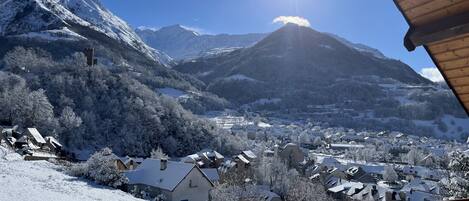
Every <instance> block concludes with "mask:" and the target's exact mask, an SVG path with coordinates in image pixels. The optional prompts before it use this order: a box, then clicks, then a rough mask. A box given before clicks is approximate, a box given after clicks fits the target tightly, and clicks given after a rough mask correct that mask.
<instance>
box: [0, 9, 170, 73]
mask: <svg viewBox="0 0 469 201" xmlns="http://www.w3.org/2000/svg"><path fill="white" fill-rule="evenodd" d="M65 29H66V30H69V31H68V32H66V33H67V35H64V34H54V36H53V37H51V33H56V32H58V31H61V32H63V30H65ZM91 32H94V33H98V34H101V35H105V37H109V38H111V39H113V40H116V41H118V42H119V43H121V44H123V45H125V46H128V47H130V48H132V49H134V50H136V51H138V52H140V53H142V54H143V55H145V56H146V57H148V58H149V59H151V60H154V61H157V62H159V63H162V64H163V63H164V62H163V61H161V60H160V59H159V58H160V57H162V55H159V54H158V52H157V51H155V50H153V49H152V48H150V47H148V46H147V45H146V44H145V43H144V42H143V41H142V40H141V39H140V37H139V36H138V35H137V34H136V33H135V32H134V31H133V30H132V29H131V28H130V27H129V25H128V24H127V23H126V22H125V21H124V20H122V19H120V18H119V17H117V16H115V15H114V14H113V13H111V12H110V11H109V10H108V9H106V8H105V7H103V6H102V4H101V3H100V2H99V0H32V1H3V2H2V4H1V7H0V36H12V37H28V38H31V37H34V38H36V39H41V40H62V39H63V40H67V39H70V37H72V36H77V35H78V36H82V35H88V34H90V33H91ZM95 36H96V35H94V34H91V35H89V37H86V36H84V37H80V38H81V39H91V38H94V37H95ZM105 37H101V38H105Z"/></svg>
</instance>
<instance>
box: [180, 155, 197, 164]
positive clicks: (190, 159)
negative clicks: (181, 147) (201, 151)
mask: <svg viewBox="0 0 469 201" xmlns="http://www.w3.org/2000/svg"><path fill="white" fill-rule="evenodd" d="M198 160H200V156H199V155H198V154H191V155H188V156H186V157H184V158H183V159H182V160H181V161H183V162H186V163H195V162H196V161H198Z"/></svg>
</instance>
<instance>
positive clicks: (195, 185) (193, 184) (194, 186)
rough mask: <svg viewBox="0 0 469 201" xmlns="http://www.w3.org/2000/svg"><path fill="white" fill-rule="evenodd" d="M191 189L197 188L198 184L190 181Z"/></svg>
mask: <svg viewBox="0 0 469 201" xmlns="http://www.w3.org/2000/svg"><path fill="white" fill-rule="evenodd" d="M189 188H197V184H196V183H195V182H193V181H192V179H191V180H189Z"/></svg>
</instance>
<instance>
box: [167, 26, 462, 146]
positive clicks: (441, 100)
mask: <svg viewBox="0 0 469 201" xmlns="http://www.w3.org/2000/svg"><path fill="white" fill-rule="evenodd" d="M173 69H175V70H178V71H180V72H184V73H188V74H191V75H194V76H196V77H198V78H199V79H201V80H202V81H204V82H206V83H207V85H208V87H207V90H208V91H210V92H213V93H215V94H217V95H219V96H221V97H224V98H226V99H228V100H230V101H232V102H233V103H237V104H239V105H240V106H242V107H246V106H247V107H248V109H249V110H261V111H263V110H267V111H269V112H272V111H274V112H275V111H279V114H282V115H283V114H292V115H291V116H293V117H299V116H306V117H307V118H313V119H317V120H320V121H326V122H330V123H333V124H338V125H341V126H346V127H365V128H373V129H378V130H379V129H384V130H386V129H389V130H395V129H398V130H400V131H403V132H407V133H418V134H425V133H426V134H430V133H432V131H431V130H425V129H420V128H417V127H418V126H416V124H417V123H419V125H424V124H425V125H437V124H438V125H442V124H443V123H441V122H447V121H443V120H442V119H447V117H448V116H451V118H454V117H459V118H463V117H464V114H463V110H462V109H461V108H460V106H459V104H458V103H457V101H456V99H455V98H454V95H453V94H452V93H451V91H450V90H449V89H444V88H441V87H439V86H437V85H436V84H434V83H432V82H431V81H429V80H427V79H425V78H423V77H422V76H420V75H419V74H418V73H416V72H415V71H414V70H413V69H412V68H411V67H410V66H408V65H406V64H405V63H402V62H401V61H398V60H395V59H390V58H386V57H384V55H383V54H381V53H380V52H379V51H377V50H373V49H372V48H369V47H366V46H363V45H357V44H353V43H351V42H348V41H346V40H344V39H340V38H337V37H333V36H331V35H330V34H325V33H321V32H318V31H315V30H313V29H311V28H307V27H299V26H297V25H293V24H288V25H285V26H284V27H282V28H280V29H279V30H277V31H275V32H273V33H272V34H270V35H268V36H266V37H265V38H264V39H263V40H261V41H259V42H258V43H257V44H256V45H254V46H252V47H249V48H243V49H239V50H235V51H233V52H230V53H226V54H223V55H220V56H216V57H210V58H199V59H194V60H191V61H189V62H186V63H181V64H179V65H176V66H174V67H173ZM259 103H263V104H259ZM417 120H421V121H422V122H424V123H422V122H419V121H417ZM412 121H416V122H414V123H412ZM466 122H467V120H466ZM396 125H398V126H396ZM394 127H396V128H394ZM435 127H436V126H435ZM441 127H443V126H441ZM432 129H433V128H432ZM442 130H444V129H442ZM445 132H450V131H445ZM434 133H438V132H434ZM435 136H436V134H435ZM438 136H439V137H441V136H446V137H450V138H453V137H454V136H457V134H444V135H438ZM457 137H459V136H457Z"/></svg>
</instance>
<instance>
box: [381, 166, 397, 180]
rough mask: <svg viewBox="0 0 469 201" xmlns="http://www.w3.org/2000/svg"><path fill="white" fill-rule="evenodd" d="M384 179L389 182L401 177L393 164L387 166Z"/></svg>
mask: <svg viewBox="0 0 469 201" xmlns="http://www.w3.org/2000/svg"><path fill="white" fill-rule="evenodd" d="M383 179H384V180H385V181H388V182H395V181H397V180H398V179H399V177H398V176H397V173H396V171H395V170H394V168H393V167H392V166H385V167H384V172H383Z"/></svg>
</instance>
